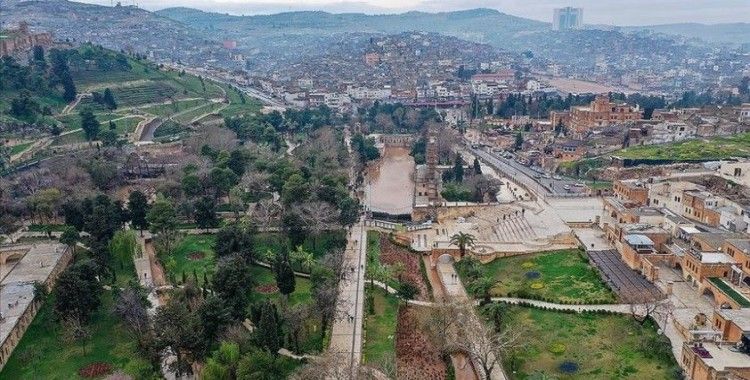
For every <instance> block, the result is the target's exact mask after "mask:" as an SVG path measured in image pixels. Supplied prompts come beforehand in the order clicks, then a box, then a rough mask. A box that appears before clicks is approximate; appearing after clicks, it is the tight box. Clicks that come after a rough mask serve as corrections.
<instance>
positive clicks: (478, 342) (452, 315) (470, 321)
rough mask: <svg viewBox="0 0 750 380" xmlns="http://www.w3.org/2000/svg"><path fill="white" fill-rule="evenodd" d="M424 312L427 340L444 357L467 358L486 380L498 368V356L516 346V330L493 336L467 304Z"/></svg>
mask: <svg viewBox="0 0 750 380" xmlns="http://www.w3.org/2000/svg"><path fill="white" fill-rule="evenodd" d="M428 312H429V313H430V314H429V316H428V317H427V318H425V319H424V322H423V326H422V328H423V329H424V331H426V332H427V333H428V336H429V337H430V339H431V340H432V341H433V342H434V343H435V344H436V345H437V346H438V347H440V348H441V350H442V351H443V352H445V353H448V354H453V353H462V354H465V355H467V356H469V357H470V358H471V359H472V361H474V362H475V363H476V364H478V365H479V366H480V367H481V370H482V374H480V375H482V376H484V378H486V379H489V378H490V374H491V373H492V371H493V370H495V368H496V367H498V366H499V365H500V358H501V356H500V355H501V354H502V353H504V352H508V351H509V350H510V349H512V348H514V347H516V346H517V345H518V343H519V338H520V335H521V332H520V330H519V329H516V328H507V329H504V330H502V331H500V332H497V331H495V330H494V329H491V328H488V327H487V326H485V325H484V323H482V322H481V321H480V320H479V319H478V318H477V316H476V315H475V314H474V310H473V305H472V304H471V303H470V302H451V303H446V302H443V303H438V304H437V306H436V307H434V308H432V309H431V310H430V311H428Z"/></svg>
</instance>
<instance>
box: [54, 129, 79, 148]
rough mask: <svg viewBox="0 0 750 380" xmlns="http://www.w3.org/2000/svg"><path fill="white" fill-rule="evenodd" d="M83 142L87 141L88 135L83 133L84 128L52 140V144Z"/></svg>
mask: <svg viewBox="0 0 750 380" xmlns="http://www.w3.org/2000/svg"><path fill="white" fill-rule="evenodd" d="M82 142H86V135H85V134H84V133H83V130H82V129H79V130H78V131H75V132H73V133H68V134H67V135H65V136H59V137H56V138H55V140H53V141H52V145H53V146H54V145H68V144H78V143H82Z"/></svg>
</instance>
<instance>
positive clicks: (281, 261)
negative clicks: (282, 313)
mask: <svg viewBox="0 0 750 380" xmlns="http://www.w3.org/2000/svg"><path fill="white" fill-rule="evenodd" d="M273 269H274V275H275V278H276V286H278V288H279V293H281V294H282V295H283V296H284V300H285V301H288V300H289V295H290V294H292V293H294V288H295V286H296V279H295V277H294V271H293V270H292V266H291V265H290V264H289V253H287V252H286V249H284V250H283V251H281V252H279V253H277V254H276V262H275V263H274V268H273Z"/></svg>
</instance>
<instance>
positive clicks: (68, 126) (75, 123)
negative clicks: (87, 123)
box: [56, 108, 123, 131]
mask: <svg viewBox="0 0 750 380" xmlns="http://www.w3.org/2000/svg"><path fill="white" fill-rule="evenodd" d="M76 110H80V108H76ZM95 115H96V120H99V123H101V124H103V126H104V128H106V125H107V124H108V122H109V121H110V120H112V119H117V118H120V117H122V116H123V115H120V114H117V113H112V112H104V113H95ZM56 119H57V120H58V121H60V122H61V123H62V124H63V131H72V130H74V129H80V128H81V116H79V115H78V112H72V113H69V114H67V115H62V116H58V117H56Z"/></svg>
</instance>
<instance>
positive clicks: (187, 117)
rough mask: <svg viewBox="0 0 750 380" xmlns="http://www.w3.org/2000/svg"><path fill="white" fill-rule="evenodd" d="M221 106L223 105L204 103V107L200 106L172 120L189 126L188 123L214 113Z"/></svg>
mask: <svg viewBox="0 0 750 380" xmlns="http://www.w3.org/2000/svg"><path fill="white" fill-rule="evenodd" d="M222 106H224V104H223V103H206V104H205V105H202V106H200V107H197V108H195V109H192V110H190V111H187V112H185V113H182V114H180V115H177V116H174V117H173V119H174V120H175V121H177V122H178V123H182V124H190V122H192V121H193V120H194V119H196V118H197V117H199V116H201V115H204V114H210V113H212V112H214V111H215V110H218V109H219V108H221V107H222Z"/></svg>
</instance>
